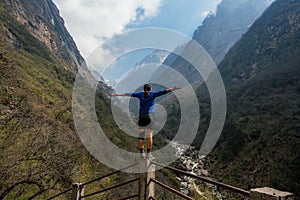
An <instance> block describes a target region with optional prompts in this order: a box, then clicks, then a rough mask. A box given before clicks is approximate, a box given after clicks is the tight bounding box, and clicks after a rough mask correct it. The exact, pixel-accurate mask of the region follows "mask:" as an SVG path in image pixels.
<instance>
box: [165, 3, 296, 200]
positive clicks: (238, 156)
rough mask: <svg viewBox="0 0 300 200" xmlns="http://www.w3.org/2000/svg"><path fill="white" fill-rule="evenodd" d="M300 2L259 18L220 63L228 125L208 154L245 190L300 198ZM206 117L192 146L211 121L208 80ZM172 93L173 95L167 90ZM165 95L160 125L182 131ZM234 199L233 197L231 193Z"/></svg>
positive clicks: (170, 132) (214, 167)
mask: <svg viewBox="0 0 300 200" xmlns="http://www.w3.org/2000/svg"><path fill="white" fill-rule="evenodd" d="M299 11H300V2H299V1H297V0H278V1H276V2H274V3H273V4H272V5H271V6H270V7H269V8H268V9H267V10H266V11H265V12H264V13H263V15H262V16H261V17H260V18H259V19H258V20H257V21H255V22H254V24H253V25H252V26H251V27H250V28H249V30H248V31H247V32H246V33H245V34H244V36H243V37H242V38H241V39H240V40H239V41H238V42H237V43H236V44H235V45H234V46H233V47H232V48H231V49H230V51H229V52H228V54H227V55H226V57H225V59H224V60H223V61H222V62H221V63H220V65H219V66H218V68H219V70H220V72H221V75H222V78H223V81H224V83H225V88H226V94H227V117H226V122H225V126H224V129H223V132H222V135H221V138H220V139H219V141H218V144H217V146H216V148H215V149H214V151H213V152H212V153H211V155H210V156H208V158H209V159H208V162H209V163H210V164H211V165H210V168H211V173H212V174H213V175H214V177H215V178H216V179H218V180H220V181H222V182H225V183H228V184H231V185H235V186H239V187H241V188H244V189H251V188H256V187H264V186H269V187H273V188H276V189H279V190H286V191H290V192H293V193H294V194H295V197H296V199H300V193H299V188H300V182H299V180H300V171H299V169H300V157H299V155H300V149H299V148H298V147H299V145H300V137H299V133H300V132H299V131H300V129H299V127H300V123H299V121H300V120H299V119H300V70H299V66H300V58H299V53H300V23H299V22H300V14H299V13H300V12H299ZM195 90H196V93H197V96H198V99H199V104H200V111H201V119H200V124H199V130H198V135H197V137H196V138H195V140H194V143H193V145H195V146H197V147H198V148H199V147H200V146H201V143H202V140H203V136H204V134H205V133H206V130H207V127H208V124H209V122H210V109H211V107H210V98H209V93H208V91H207V88H206V86H205V84H202V85H200V86H199V87H197V88H196V89H195ZM169 98H173V97H169ZM168 101H169V102H172V100H168V99H165V100H164V102H163V103H166V104H167V105H166V110H167V112H168V119H167V123H166V125H165V129H164V130H163V131H162V134H163V135H166V136H167V137H168V138H169V139H171V138H172V137H173V136H174V133H176V132H177V129H176V128H178V127H174V126H173V124H179V119H178V117H177V116H178V109H177V108H176V106H174V105H169V103H168ZM232 198H233V197H232Z"/></svg>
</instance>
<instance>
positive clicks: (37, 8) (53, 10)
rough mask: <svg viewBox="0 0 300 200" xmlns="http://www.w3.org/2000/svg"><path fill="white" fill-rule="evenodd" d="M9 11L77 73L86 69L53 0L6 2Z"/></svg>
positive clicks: (15, 0)
mask: <svg viewBox="0 0 300 200" xmlns="http://www.w3.org/2000/svg"><path fill="white" fill-rule="evenodd" d="M5 3H6V4H7V9H8V10H9V12H10V13H12V14H13V15H14V16H15V18H16V20H17V21H18V22H19V23H20V24H22V25H24V27H25V28H26V29H27V30H28V31H29V32H30V33H31V34H32V35H33V36H34V37H35V38H37V39H38V40H39V41H41V42H42V43H44V44H45V45H46V46H47V47H48V48H49V50H50V51H51V52H52V53H54V54H55V55H56V56H57V57H58V58H61V59H62V60H63V62H66V65H65V67H66V68H69V69H70V66H72V67H71V69H72V70H75V71H77V70H78V68H79V67H81V68H84V69H86V66H85V65H84V64H83V65H82V63H83V62H84V59H83V58H82V56H81V55H80V53H79V51H78V49H77V46H76V44H75V42H74V41H73V39H72V37H71V35H70V34H69V32H68V31H67V29H66V27H65V26H64V20H63V19H62V18H61V17H60V15H59V10H58V9H57V7H56V6H55V4H54V3H53V2H52V0H43V1H41V0H31V1H26V0H5Z"/></svg>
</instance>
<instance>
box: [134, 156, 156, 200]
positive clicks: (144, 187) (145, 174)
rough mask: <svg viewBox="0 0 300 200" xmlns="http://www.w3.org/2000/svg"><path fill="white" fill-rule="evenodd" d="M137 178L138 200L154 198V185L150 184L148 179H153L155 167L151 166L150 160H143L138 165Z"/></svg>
mask: <svg viewBox="0 0 300 200" xmlns="http://www.w3.org/2000/svg"><path fill="white" fill-rule="evenodd" d="M140 167H141V168H140V169H141V171H142V173H140V177H139V198H138V199H139V200H146V199H149V197H154V195H155V187H154V183H153V182H150V179H154V178H155V165H153V164H151V162H150V160H148V159H147V160H145V161H142V162H141V163H140Z"/></svg>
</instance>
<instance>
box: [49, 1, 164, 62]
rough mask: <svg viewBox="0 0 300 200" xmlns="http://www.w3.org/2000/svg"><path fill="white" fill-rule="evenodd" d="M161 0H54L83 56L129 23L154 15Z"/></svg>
mask: <svg viewBox="0 0 300 200" xmlns="http://www.w3.org/2000/svg"><path fill="white" fill-rule="evenodd" d="M161 1H162V0H151V1H149V0H126V1H120V0H54V2H55V3H56V5H57V7H58V8H59V10H60V12H61V13H60V14H61V15H62V17H63V18H64V20H65V23H66V24H65V25H66V27H67V29H68V30H69V32H70V33H71V35H72V36H73V39H74V40H75V42H76V44H77V46H78V48H79V50H80V52H81V54H82V55H83V56H84V57H86V56H88V55H89V54H90V53H91V52H92V51H93V50H94V49H95V48H96V47H97V46H98V45H99V44H100V43H101V42H102V41H103V40H104V39H105V38H110V37H112V36H114V34H118V33H121V32H122V31H123V30H124V29H125V28H126V26H128V25H129V24H131V23H137V22H139V21H142V20H147V19H149V18H152V17H155V16H156V15H157V14H158V11H159V8H160V5H161Z"/></svg>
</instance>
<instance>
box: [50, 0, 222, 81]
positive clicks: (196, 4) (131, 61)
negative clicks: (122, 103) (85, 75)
mask: <svg viewBox="0 0 300 200" xmlns="http://www.w3.org/2000/svg"><path fill="white" fill-rule="evenodd" d="M53 1H54V3H55V4H56V5H57V7H58V9H59V10H60V15H61V16H62V17H63V18H64V21H65V26H66V27H67V29H68V31H69V32H70V34H71V35H72V37H73V39H74V41H75V42H76V45H77V47H78V49H79V51H80V53H81V54H82V56H83V57H84V58H86V59H88V57H89V55H90V54H91V53H92V52H93V51H94V50H95V49H96V48H97V47H99V45H100V44H101V43H103V42H105V41H106V40H107V39H110V38H112V37H114V36H115V35H118V34H121V33H123V32H124V31H127V30H130V29H133V28H143V27H161V28H167V29H171V30H175V31H178V32H180V33H183V34H185V35H187V36H189V37H192V35H193V33H194V31H195V30H196V29H197V27H198V26H200V25H201V24H202V21H203V20H204V18H205V17H206V15H207V14H208V13H209V12H214V11H215V9H216V7H217V5H218V4H219V3H220V2H221V1H222V0H176V1H174V0H126V1H125V0H53ZM148 53H150V51H149V50H141V51H139V52H133V53H131V54H128V55H126V56H125V57H123V58H122V59H118V61H117V62H115V63H113V64H112V66H110V67H109V68H108V69H109V70H106V74H102V76H105V77H104V78H105V79H118V78H120V77H121V76H122V75H123V74H125V73H126V72H128V71H129V70H130V68H132V67H134V65H135V64H136V63H138V62H139V61H140V60H141V59H143V57H144V56H145V55H146V54H148ZM101 56H102V57H101ZM108 57H109V56H108V55H107V54H105V53H103V55H100V59H101V58H103V60H105V59H107V58H108Z"/></svg>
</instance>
